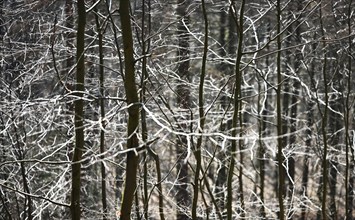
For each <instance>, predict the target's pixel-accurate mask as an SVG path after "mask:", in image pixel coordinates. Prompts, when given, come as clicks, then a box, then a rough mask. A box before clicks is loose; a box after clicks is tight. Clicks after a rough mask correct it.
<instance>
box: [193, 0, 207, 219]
mask: <svg viewBox="0 0 355 220" xmlns="http://www.w3.org/2000/svg"><path fill="white" fill-rule="evenodd" d="M202 13H203V20H204V25H205V27H204V35H205V36H204V45H203V56H202V67H201V75H200V85H199V91H198V107H199V131H198V132H199V133H200V134H203V132H204V131H203V129H204V126H205V120H206V117H205V110H204V85H205V76H206V62H207V52H208V20H207V12H206V6H205V1H204V0H202ZM202 137H203V136H202V135H201V136H199V137H198V139H197V144H196V148H195V150H194V155H195V159H196V168H195V179H194V186H193V187H194V195H193V200H192V219H194V220H196V219H197V202H198V195H199V193H198V192H199V190H200V187H199V186H200V171H201V169H202V168H201V166H202V159H201V145H202V139H203V138H202ZM201 190H202V189H201Z"/></svg>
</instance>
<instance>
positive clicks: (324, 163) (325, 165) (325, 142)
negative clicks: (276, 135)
mask: <svg viewBox="0 0 355 220" xmlns="http://www.w3.org/2000/svg"><path fill="white" fill-rule="evenodd" d="M319 7H320V9H319V13H320V16H319V17H320V30H321V36H322V40H323V45H322V46H323V49H325V48H326V44H325V34H324V29H323V28H324V26H323V16H322V10H323V9H322V4H320V6H319ZM327 60H328V57H327V53H326V51H324V52H323V67H322V75H323V85H324V99H325V100H324V103H325V105H324V111H323V112H322V110H321V107H320V103H319V102H318V103H317V104H318V109H319V111H320V114H321V117H322V136H323V158H322V168H323V171H322V176H321V180H322V181H321V184H322V185H321V187H322V189H321V192H322V195H321V202H322V218H323V219H328V216H327V193H328V191H327V188H328V187H327V183H328V137H327V123H328V107H329V102H328V100H329V99H328V77H327V67H328V63H327Z"/></svg>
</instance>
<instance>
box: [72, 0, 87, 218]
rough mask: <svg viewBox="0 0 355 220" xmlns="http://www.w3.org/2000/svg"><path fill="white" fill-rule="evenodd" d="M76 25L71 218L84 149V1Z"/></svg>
mask: <svg viewBox="0 0 355 220" xmlns="http://www.w3.org/2000/svg"><path fill="white" fill-rule="evenodd" d="M77 8H78V27H77V37H76V39H77V50H76V61H77V72H76V88H75V90H76V96H77V99H75V101H74V108H75V116H74V126H75V147H74V154H73V159H72V191H71V205H70V210H71V216H72V220H80V218H81V208H80V190H81V162H80V161H81V159H82V154H83V149H84V101H83V99H82V97H83V92H84V89H85V88H84V78H85V63H84V50H85V37H84V34H85V22H86V12H85V1H84V0H78V2H77Z"/></svg>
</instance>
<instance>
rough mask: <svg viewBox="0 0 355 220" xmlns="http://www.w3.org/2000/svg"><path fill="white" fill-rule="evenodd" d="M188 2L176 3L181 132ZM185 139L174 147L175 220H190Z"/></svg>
mask: <svg viewBox="0 0 355 220" xmlns="http://www.w3.org/2000/svg"><path fill="white" fill-rule="evenodd" d="M189 3H190V1H187V0H178V1H177V4H178V5H177V8H176V12H177V16H179V19H180V22H179V23H178V27H177V34H178V38H179V40H178V67H177V68H178V69H177V71H178V75H179V76H180V80H181V82H179V84H178V86H177V104H178V107H179V108H180V109H182V110H183V115H182V116H181V117H182V118H181V120H182V121H183V123H182V125H181V128H180V129H181V131H183V132H186V129H187V127H188V125H187V124H188V122H187V121H188V117H189V114H188V111H189V108H190V91H189V88H188V85H186V82H190V78H191V76H190V73H189V67H190V60H189V59H190V54H189V33H188V30H187V29H186V27H185V25H186V26H188V25H189V16H188V15H186V13H187V9H188V6H189ZM186 148H187V137H186V136H179V137H178V140H177V145H176V154H177V158H178V161H177V165H176V168H177V172H178V177H177V178H178V181H177V183H178V185H177V187H176V188H177V192H176V196H175V199H176V202H177V204H179V206H180V207H178V210H177V213H176V214H177V220H185V219H190V217H189V216H188V215H187V213H186V211H185V210H184V209H185V208H186V207H188V206H189V205H190V203H191V201H190V193H189V192H188V190H187V186H188V185H189V177H188V164H187V163H185V162H184V159H185V158H186V156H187V151H186Z"/></svg>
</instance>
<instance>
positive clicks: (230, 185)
mask: <svg viewBox="0 0 355 220" xmlns="http://www.w3.org/2000/svg"><path fill="white" fill-rule="evenodd" d="M244 6H245V1H244V0H243V1H242V2H241V6H240V10H239V17H238V18H237V15H236V14H234V15H233V16H234V18H235V21H236V22H238V28H237V33H238V46H237V53H236V56H237V57H236V61H235V76H236V78H235V88H234V112H233V119H232V137H234V138H235V137H237V126H238V123H239V122H240V118H239V117H241V114H240V107H241V106H240V105H241V88H242V79H243V78H242V72H241V70H240V69H241V60H242V56H243V31H244V28H243V22H244ZM231 8H233V9H234V12H235V13H236V12H237V10H236V6H235V2H234V1H232V6H231ZM239 132H241V131H239ZM239 144H240V143H239ZM236 152H237V141H236V140H232V143H231V156H230V164H229V170H228V176H227V219H228V220H232V219H233V213H234V211H233V188H234V187H233V176H234V168H235V163H236V162H235V155H236ZM240 178H241V177H240ZM239 180H240V179H239ZM239 187H241V186H239ZM239 190H240V192H242V191H243V189H242V188H240V189H239ZM241 199H243V197H241ZM241 202H242V205H243V202H244V201H242V200H241Z"/></svg>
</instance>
